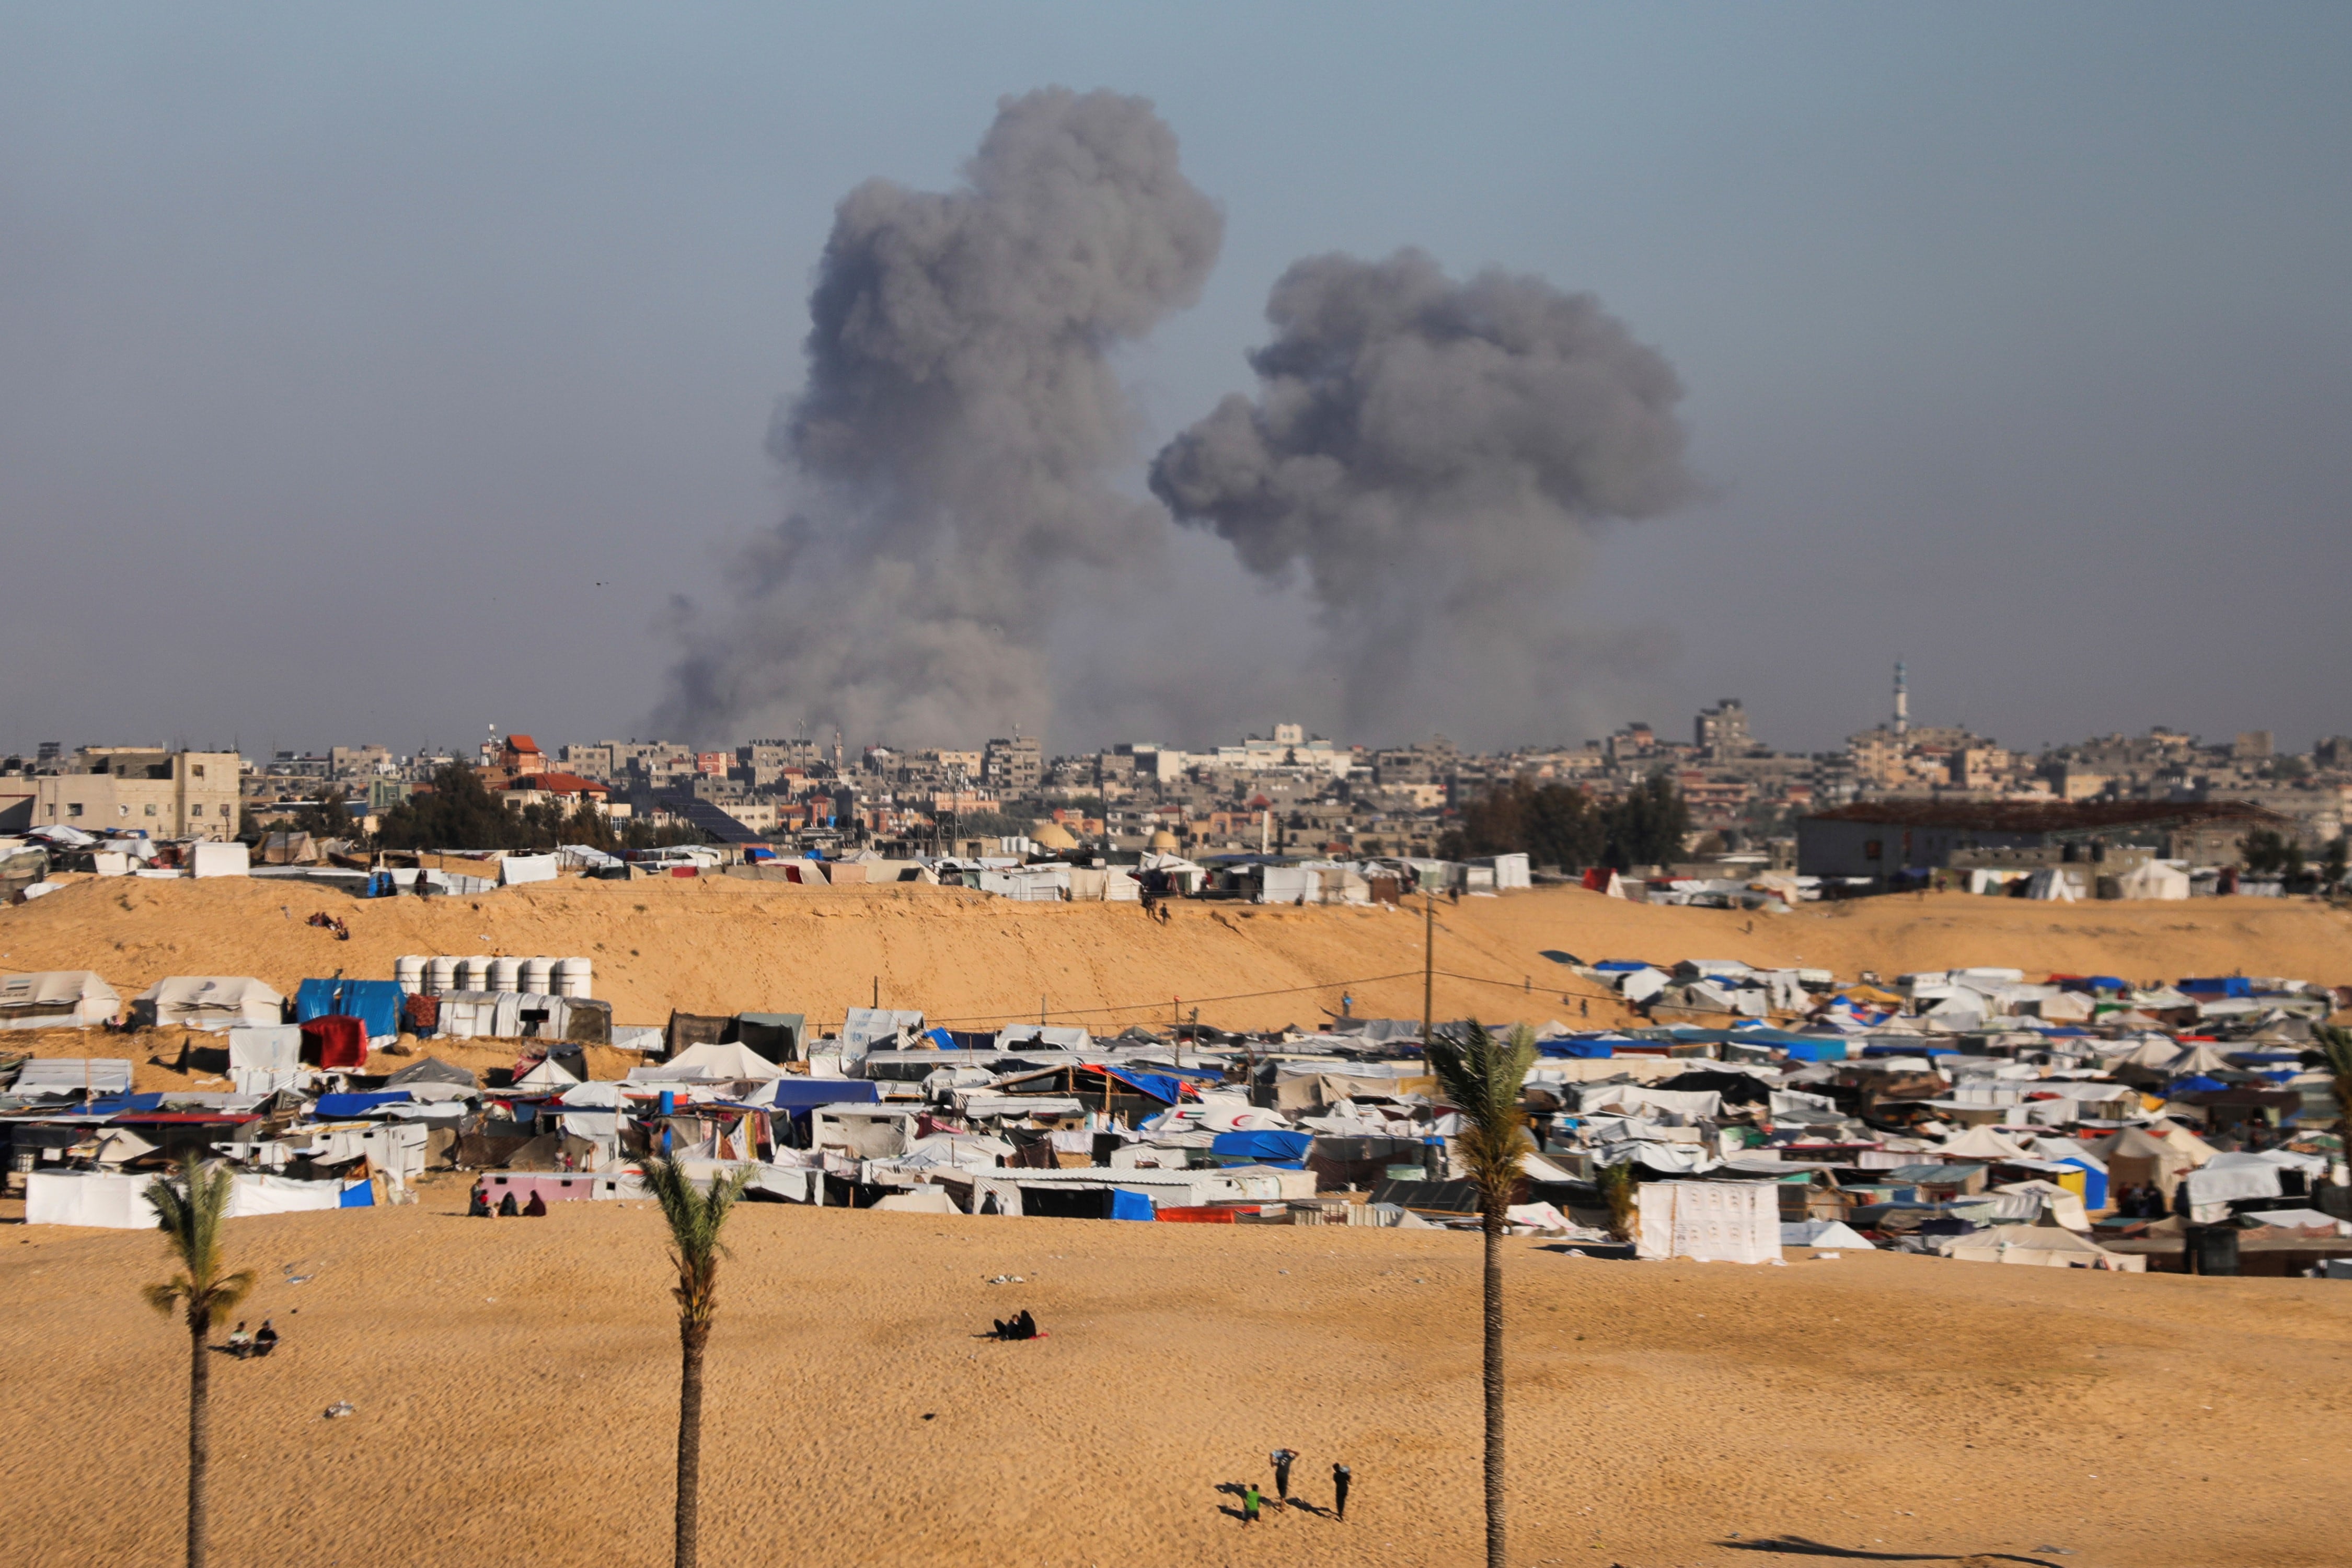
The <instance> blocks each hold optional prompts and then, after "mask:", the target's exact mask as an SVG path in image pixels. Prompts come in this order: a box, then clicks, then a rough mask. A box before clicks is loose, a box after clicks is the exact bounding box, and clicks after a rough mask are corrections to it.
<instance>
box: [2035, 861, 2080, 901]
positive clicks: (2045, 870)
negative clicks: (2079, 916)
mask: <svg viewBox="0 0 2352 1568" xmlns="http://www.w3.org/2000/svg"><path fill="white" fill-rule="evenodd" d="M2025 896H2026V897H2027V898H2029V899H2042V900H2048V901H2050V902H2053V903H2060V904H2071V903H2073V902H2074V900H2075V898H2076V896H2077V895H2076V893H2075V889H2074V879H2073V878H2071V877H2069V876H2068V875H2067V874H2066V873H2065V872H2064V871H2063V870H2062V869H2061V868H2058V867H2055V866H2044V867H2042V868H2041V869H2040V870H2038V871H2036V872H2034V873H2033V875H2032V876H2031V877H2028V878H2027V879H2025Z"/></svg>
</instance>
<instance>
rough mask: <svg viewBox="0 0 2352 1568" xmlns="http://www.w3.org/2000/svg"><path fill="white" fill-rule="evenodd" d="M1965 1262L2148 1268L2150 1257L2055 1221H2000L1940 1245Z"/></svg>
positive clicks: (2137, 1271) (2133, 1270) (1947, 1253)
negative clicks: (2114, 1248)
mask: <svg viewBox="0 0 2352 1568" xmlns="http://www.w3.org/2000/svg"><path fill="white" fill-rule="evenodd" d="M1940 1250H1941V1251H1942V1252H1943V1254H1944V1256H1945V1257H1947V1258H1958V1259H1959V1260H1960V1261H1961V1262H1963V1263H2020V1264H2026V1265H2029V1266H2039V1267H2041V1268H2111V1269H2116V1270H2118V1271H2120V1272H2123V1273H2126V1274H2145V1273H2146V1272H2147V1258H2139V1257H2134V1256H2129V1255H2126V1254H2123V1253H2116V1252H2109V1251H2108V1250H2107V1249H2106V1248H2105V1247H2101V1246H2100V1245H2099V1244H2098V1243H2097V1242H2095V1241H2093V1240H2091V1239H2089V1238H2088V1237H2081V1236H2077V1235H2075V1234H2074V1232H2073V1231H2071V1230H2067V1229H2065V1228H2064V1227H2063V1226H2054V1225H1997V1226H1992V1227H1991V1228H1990V1229H1989V1230H1979V1231H1975V1232H1972V1233H1971V1234H1969V1235H1967V1236H1957V1237H1953V1238H1952V1239H1951V1240H1950V1241H1948V1242H1947V1243H1945V1244H1944V1246H1943V1247H1941V1248H1940Z"/></svg>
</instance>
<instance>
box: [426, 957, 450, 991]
mask: <svg viewBox="0 0 2352 1568" xmlns="http://www.w3.org/2000/svg"><path fill="white" fill-rule="evenodd" d="M456 989H457V960H456V959H454V958H451V957H450V956H449V955H448V954H446V953H443V954H442V955H441V956H440V957H438V958H428V959H426V960H425V992H426V993H427V994H430V995H434V996H438V995H440V994H442V993H443V992H445V991H455V990H456Z"/></svg>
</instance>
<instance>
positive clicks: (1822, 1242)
mask: <svg viewBox="0 0 2352 1568" xmlns="http://www.w3.org/2000/svg"><path fill="white" fill-rule="evenodd" d="M1780 1245H1781V1246H1783V1247H1853V1248H1854V1249H1856V1250H1857V1251H1861V1252H1874V1251H1876V1250H1877V1248H1878V1244H1877V1243H1876V1242H1874V1241H1873V1240H1871V1239H1870V1238H1869V1237H1866V1236H1864V1235H1863V1234H1862V1232H1860V1231H1858V1230H1856V1229H1854V1228H1853V1226H1850V1225H1848V1224H1846V1223H1845V1222H1844V1221H1843V1220H1837V1219H1794V1220H1791V1219H1784V1220H1782V1221H1781V1222H1780Z"/></svg>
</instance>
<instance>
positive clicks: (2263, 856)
mask: <svg viewBox="0 0 2352 1568" xmlns="http://www.w3.org/2000/svg"><path fill="white" fill-rule="evenodd" d="M2238 855H2239V862H2238V863H2239V865H2240V866H2241V867H2242V868H2244V869H2246V870H2248V871H2250V872H2252V873H2253V874H2254V875H2255V876H2258V877H2263V876H2268V875H2270V874H2271V873H2273V872H2275V871H2277V870H2279V869H2281V868H2284V866H2285V865H2286V839H2285V837H2284V836H2282V835H2281V834H2279V833H2277V832H2276V831H2274V830H2273V829H2271V828H2268V827H2257V828H2255V829H2254V830H2253V831H2252V832H2251V833H2249V834H2247V835H2246V836H2245V837H2243V838H2242V839H2240V840H2239V841H2238Z"/></svg>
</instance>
